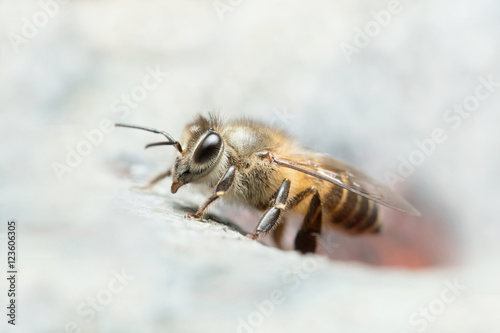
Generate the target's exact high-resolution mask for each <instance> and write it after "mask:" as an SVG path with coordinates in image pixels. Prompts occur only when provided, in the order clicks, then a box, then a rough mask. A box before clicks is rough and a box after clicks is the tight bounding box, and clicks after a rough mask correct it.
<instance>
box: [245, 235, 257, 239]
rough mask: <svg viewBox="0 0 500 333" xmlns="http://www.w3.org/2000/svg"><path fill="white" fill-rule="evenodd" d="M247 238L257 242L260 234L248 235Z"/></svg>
mask: <svg viewBox="0 0 500 333" xmlns="http://www.w3.org/2000/svg"><path fill="white" fill-rule="evenodd" d="M246 237H247V238H250V239H251V240H257V239H258V238H259V235H258V234H247V235H246Z"/></svg>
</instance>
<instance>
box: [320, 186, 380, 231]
mask: <svg viewBox="0 0 500 333" xmlns="http://www.w3.org/2000/svg"><path fill="white" fill-rule="evenodd" d="M320 196H321V202H322V209H323V223H328V224H330V225H332V226H333V227H334V228H336V229H339V230H341V231H343V232H347V233H350V234H367V233H378V232H379V231H380V227H381V225H380V219H379V214H378V209H377V205H376V204H375V203H374V202H373V201H371V200H368V199H366V198H365V197H362V196H360V195H357V194H355V193H353V192H351V191H348V190H346V189H344V188H342V187H340V186H336V185H334V184H329V183H324V186H323V188H322V189H321V191H320Z"/></svg>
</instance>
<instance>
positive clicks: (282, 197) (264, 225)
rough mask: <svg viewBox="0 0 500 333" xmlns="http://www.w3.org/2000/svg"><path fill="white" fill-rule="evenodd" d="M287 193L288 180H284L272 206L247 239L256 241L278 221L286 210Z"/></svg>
mask: <svg viewBox="0 0 500 333" xmlns="http://www.w3.org/2000/svg"><path fill="white" fill-rule="evenodd" d="M289 191H290V180H288V179H285V180H284V181H283V183H281V186H280V188H279V189H278V192H277V193H276V198H275V199H274V205H273V206H272V207H271V208H269V209H268V210H267V211H266V212H265V213H264V216H262V218H261V219H260V221H259V224H257V227H256V228H255V230H254V231H253V232H252V233H251V234H248V235H247V237H248V238H250V239H253V240H256V239H258V238H259V237H260V235H261V234H265V233H267V232H268V231H269V230H271V229H272V228H273V226H274V225H275V224H276V223H277V222H278V221H279V220H280V218H281V213H282V212H283V211H284V210H285V208H286V202H287V200H288V192H289Z"/></svg>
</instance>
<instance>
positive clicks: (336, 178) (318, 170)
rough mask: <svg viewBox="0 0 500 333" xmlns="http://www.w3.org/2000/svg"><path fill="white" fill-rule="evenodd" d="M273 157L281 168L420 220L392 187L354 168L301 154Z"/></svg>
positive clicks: (318, 156) (309, 154) (326, 158)
mask: <svg viewBox="0 0 500 333" xmlns="http://www.w3.org/2000/svg"><path fill="white" fill-rule="evenodd" d="M272 157H273V158H272V160H273V161H274V162H275V163H276V164H278V165H280V166H283V167H287V168H291V169H294V170H297V171H300V172H303V173H305V174H308V175H310V176H312V177H316V178H319V179H322V180H324V181H327V182H330V183H333V184H335V185H338V186H340V187H343V188H345V189H346V190H349V191H351V192H354V193H356V194H359V195H361V196H363V197H365V198H367V199H370V200H372V201H374V202H376V203H378V204H381V205H384V206H387V207H389V208H393V209H396V210H399V211H401V212H404V213H408V214H411V215H415V216H420V213H419V211H418V210H417V209H415V208H414V207H413V206H412V205H411V204H409V203H408V202H407V201H406V200H405V199H404V198H402V197H401V196H400V195H398V194H396V193H394V192H393V191H392V190H391V189H390V188H389V187H387V186H386V185H384V184H382V183H380V182H378V181H376V180H374V179H373V178H371V177H369V176H367V175H366V174H364V173H363V172H362V171H359V170H358V169H356V168H355V167H353V166H351V165H349V164H347V163H344V162H342V161H338V160H336V159H334V158H331V157H330V156H327V155H324V154H317V153H309V152H305V153H301V154H300V155H299V157H294V156H283V155H281V156H280V155H274V154H273V155H272Z"/></svg>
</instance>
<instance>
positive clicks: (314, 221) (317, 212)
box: [295, 191, 322, 253]
mask: <svg viewBox="0 0 500 333" xmlns="http://www.w3.org/2000/svg"><path fill="white" fill-rule="evenodd" d="M321 215H322V212H321V200H320V197H319V193H318V191H315V192H314V195H313V197H312V199H311V203H310V204H309V209H308V211H307V214H306V216H305V217H304V222H303V223H302V227H301V228H300V230H299V232H298V233H297V236H296V237H295V249H296V250H298V251H300V252H302V253H314V252H315V251H316V235H318V234H320V233H321Z"/></svg>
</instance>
